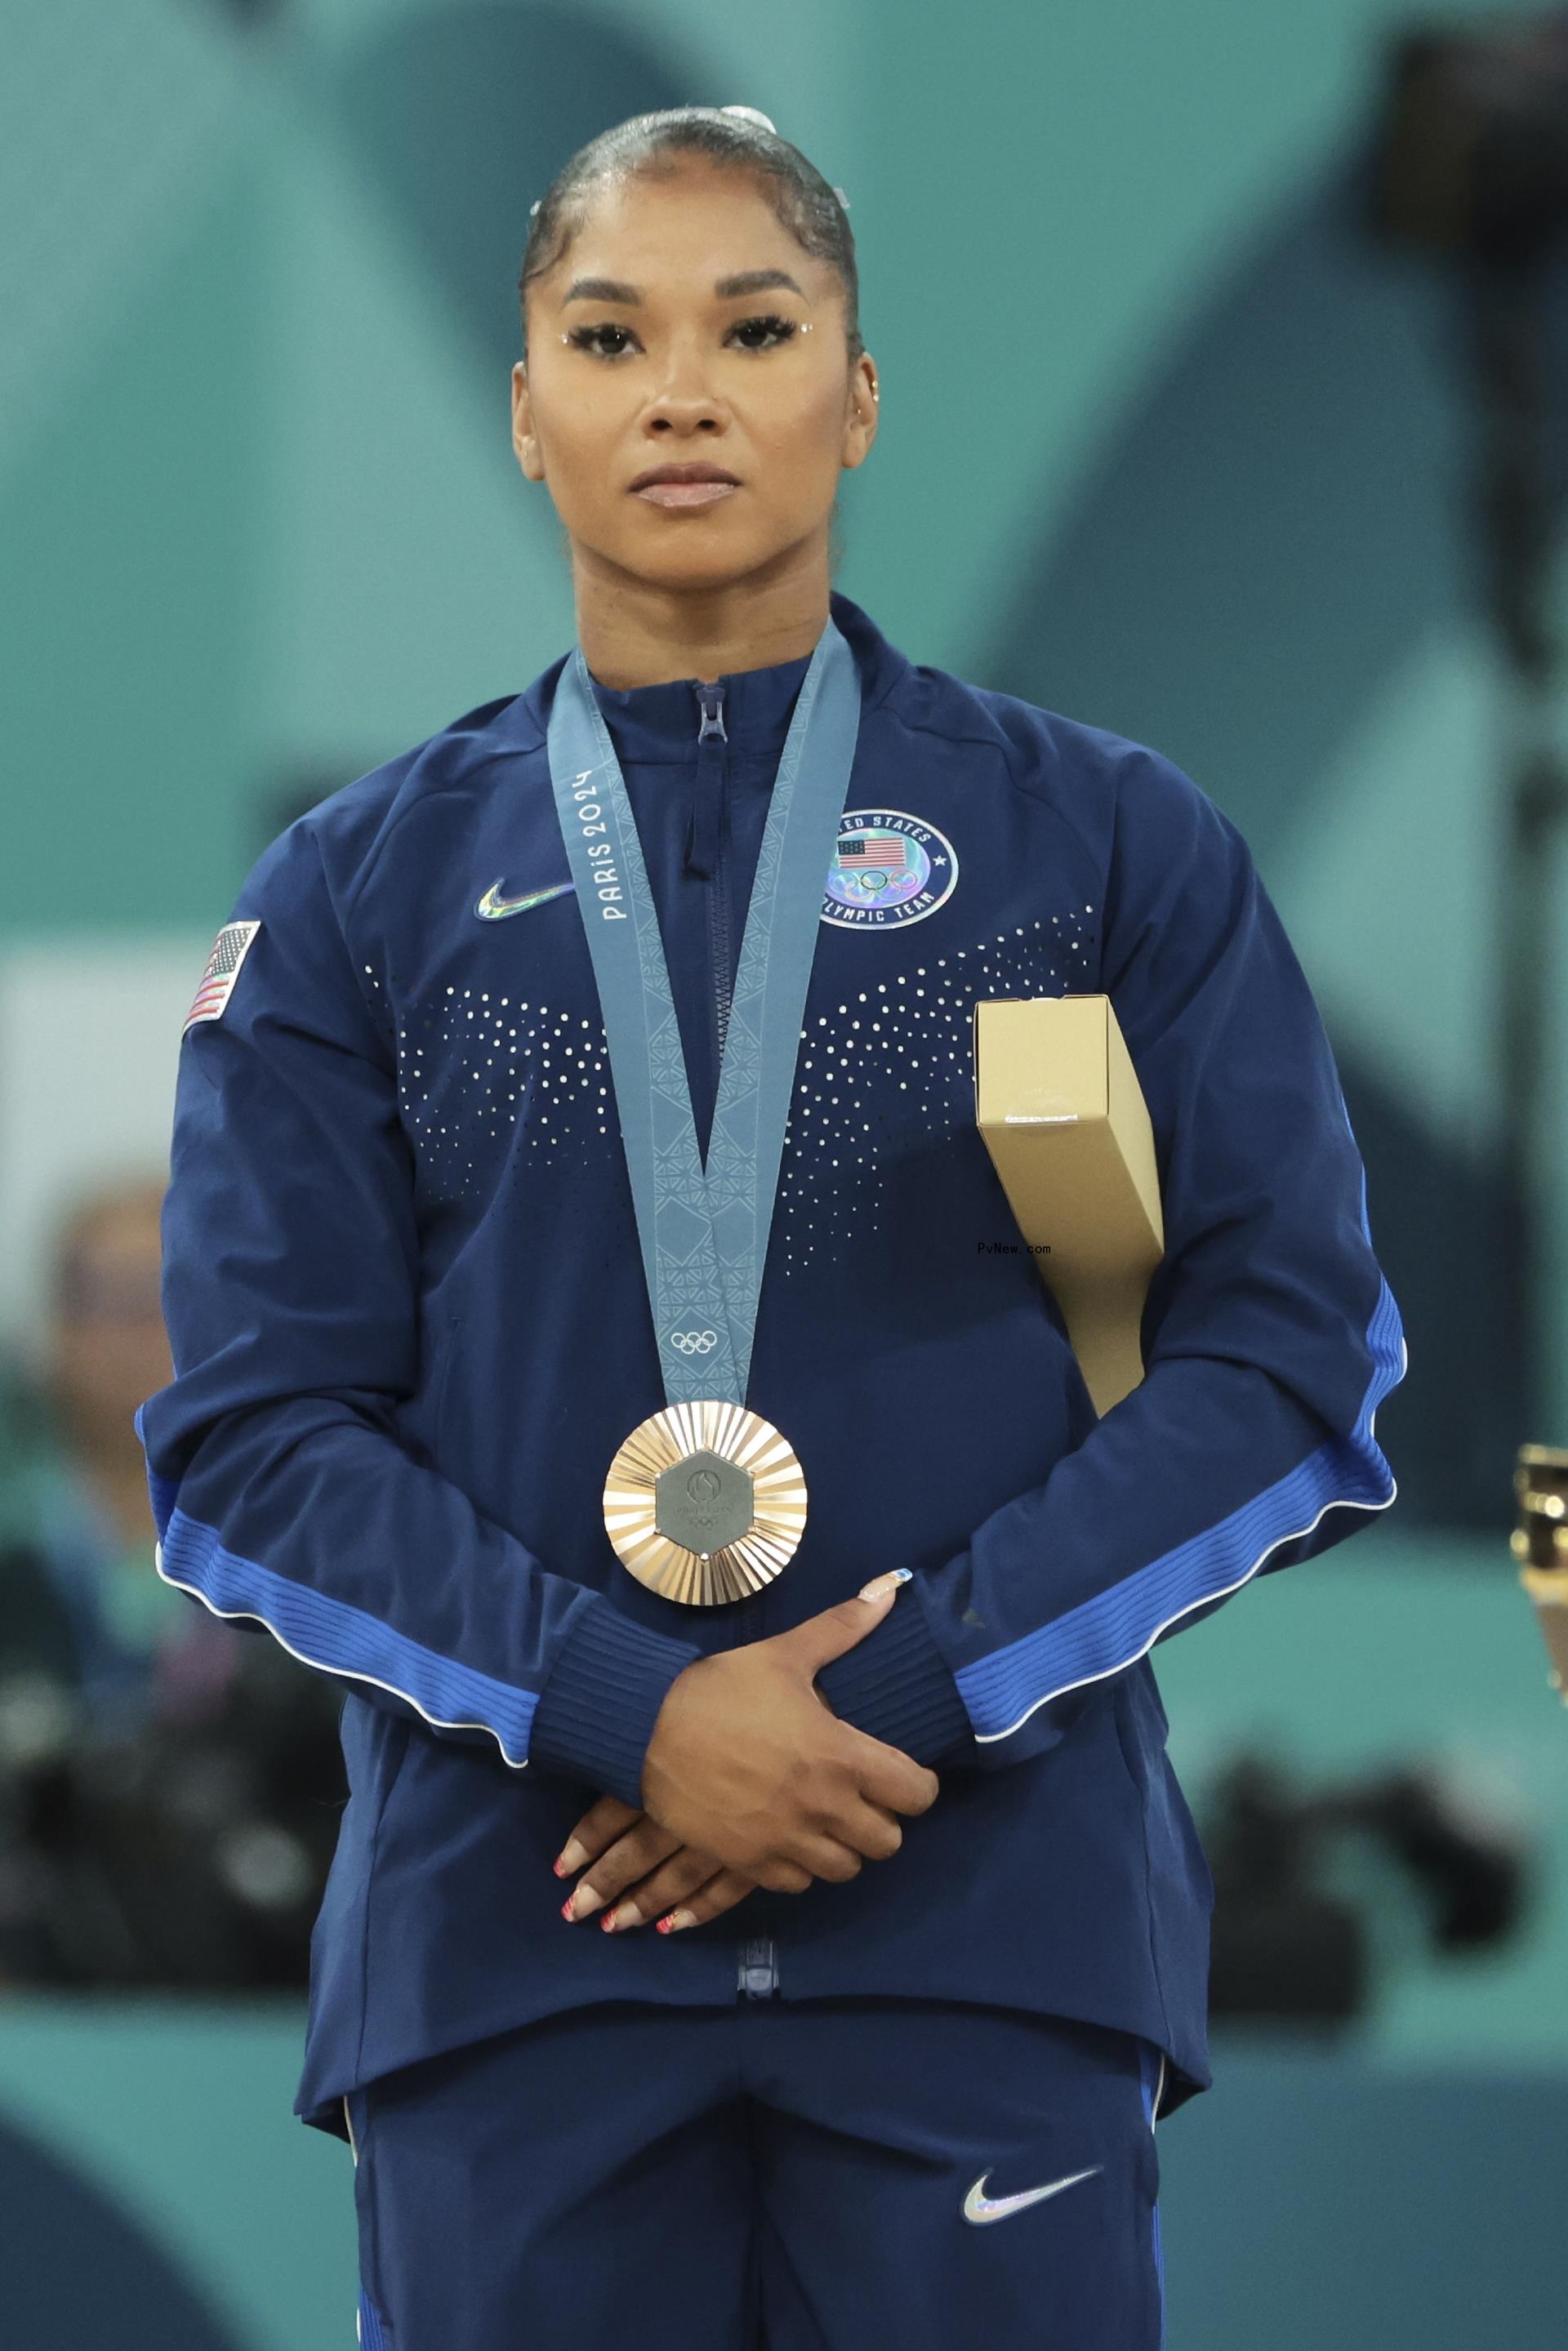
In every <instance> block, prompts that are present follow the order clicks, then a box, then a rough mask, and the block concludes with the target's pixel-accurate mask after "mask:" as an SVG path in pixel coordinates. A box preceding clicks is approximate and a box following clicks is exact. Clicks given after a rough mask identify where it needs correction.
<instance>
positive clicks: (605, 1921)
mask: <svg viewBox="0 0 1568 2351" xmlns="http://www.w3.org/2000/svg"><path fill="white" fill-rule="evenodd" d="M638 1916H639V1913H638V1910H637V1906H636V1904H635V1903H623V1904H622V1907H621V1908H620V1909H619V1910H607V1911H606V1912H605V1914H604V1916H603V1917H602V1918H601V1920H600V1922H599V1923H600V1925H601V1927H602V1928H604V1931H605V1933H606V1934H607V1935H613V1934H614V1933H615V1932H616V1931H617V1929H618V1928H622V1927H634V1926H635V1925H636V1924H637V1920H638Z"/></svg>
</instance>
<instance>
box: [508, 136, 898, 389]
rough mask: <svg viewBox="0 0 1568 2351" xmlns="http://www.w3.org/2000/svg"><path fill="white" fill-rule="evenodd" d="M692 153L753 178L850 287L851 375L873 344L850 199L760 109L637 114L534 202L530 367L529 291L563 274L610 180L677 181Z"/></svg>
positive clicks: (528, 257) (529, 253)
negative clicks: (558, 270) (867, 335)
mask: <svg viewBox="0 0 1568 2351" xmlns="http://www.w3.org/2000/svg"><path fill="white" fill-rule="evenodd" d="M683 155H701V156H705V157H706V158H707V159H708V161H709V162H714V163H719V164H727V165H728V166H730V167H731V168H732V169H733V170H736V171H740V172H751V173H752V174H753V175H754V176H755V177H756V179H757V181H758V185H759V187H760V189H761V191H762V193H763V194H764V195H765V196H766V197H767V199H768V203H769V204H771V206H772V208H773V211H774V213H775V214H776V215H777V217H778V219H779V223H780V225H782V226H783V227H784V228H786V229H788V230H789V235H791V236H792V237H793V238H794V239H795V242H796V243H797V245H799V246H800V248H801V250H802V252H805V253H809V254H810V255H811V256H812V258H813V259H814V260H817V261H825V262H827V263H828V265H829V266H830V267H831V268H833V269H835V270H837V272H838V274H839V277H840V280H841V284H842V286H843V289H844V333H845V339H846V341H847V343H848V352H847V360H848V364H849V365H850V366H851V367H852V366H853V365H854V363H855V361H856V360H858V359H859V358H860V357H861V354H862V352H863V350H865V345H864V343H863V341H862V339H861V330H860V277H859V273H858V271H857V269H856V267H855V241H854V236H853V234H852V231H851V228H850V224H849V204H848V199H847V198H846V197H845V196H844V194H843V192H842V191H841V189H838V188H833V187H830V186H829V184H828V183H827V181H826V180H824V179H823V177H822V175H821V172H819V171H818V169H817V167H816V165H815V164H814V163H811V162H808V161H807V159H806V157H805V156H804V155H802V154H801V152H800V149H799V148H798V147H792V146H791V145H790V143H789V140H788V139H781V138H780V137H779V133H778V131H776V130H775V129H774V127H773V125H772V123H771V122H770V121H769V120H768V117H767V115H765V114H762V113H759V112H758V109H757V108H756V107H754V106H672V107H666V108H664V110H662V111H660V112H659V113H656V114H633V115H632V116H630V117H629V118H628V119H627V120H626V121H624V122H618V123H616V124H615V125H614V127H613V129H612V130H609V131H601V132H600V133H599V136H598V137H597V138H596V139H591V140H590V141H588V144H587V145H586V146H585V147H580V148H579V149H578V151H577V152H576V154H575V155H572V156H570V157H569V158H568V160H567V162H565V163H563V164H562V166H561V168H560V170H559V172H557V173H556V175H555V178H554V179H553V180H552V181H551V182H550V183H549V187H548V188H547V189H546V191H545V193H544V194H543V195H542V196H541V197H540V198H539V200H538V204H535V206H534V208H533V213H532V216H531V220H530V224H529V227H528V246H527V248H526V250H525V251H524V254H523V266H522V269H521V271H520V273H519V275H518V278H517V299H518V304H519V307H520V309H521V313H522V338H523V358H524V360H527V358H528V287H529V286H530V284H531V283H532V282H533V280H534V279H535V278H536V277H543V276H544V274H545V272H546V271H547V270H549V269H553V268H554V267H555V265H556V263H557V262H558V261H559V259H560V257H561V256H562V254H564V253H565V251H566V249H567V247H568V246H570V243H571V241H572V239H573V237H574V236H576V235H578V234H579V232H580V230H581V228H582V227H583V226H584V225H585V223H586V221H587V217H588V206H589V200H590V198H591V194H592V192H593V190H594V189H595V188H596V187H598V186H599V185H600V184H601V183H602V182H603V181H605V180H610V179H621V178H626V177H630V175H631V174H632V172H638V173H642V174H644V175H646V176H647V177H648V178H651V179H665V178H673V177H674V173H675V172H677V171H678V170H679V168H680V158H681V157H682V156H683Z"/></svg>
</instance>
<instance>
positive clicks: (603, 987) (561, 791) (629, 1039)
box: [548, 618, 861, 1598]
mask: <svg viewBox="0 0 1568 2351" xmlns="http://www.w3.org/2000/svg"><path fill="white" fill-rule="evenodd" d="M860 716H861V687H860V678H859V674H858V673H857V671H856V668H855V663H854V656H853V654H852V652H851V651H850V647H849V644H848V643H847V641H846V640H845V638H844V636H843V633H842V632H841V630H840V629H839V627H838V625H837V623H836V622H834V621H833V620H831V618H830V619H829V621H828V622H827V625H826V627H825V628H824V630H823V632H822V634H821V638H820V639H819V640H818V643H817V646H816V650H815V652H814V653H812V656H811V660H810V666H809V667H808V669H807V672H806V675H805V677H804V679H803V681H802V683H801V685H800V694H799V695H798V697H797V700H796V705H795V710H794V715H793V716H792V717H791V720H790V724H789V734H788V736H787V737H786V740H785V744H784V751H783V756H782V758H780V760H779V774H778V778H777V780H776V782H775V784H774V787H773V793H772V799H771V801H770V803H769V807H768V821H767V825H766V827H765V829H764V831H763V836H762V845H761V849H760V851H759V852H758V862H757V874H756V879H755V881H754V883H753V884H752V891H751V900H750V904H749V906H748V908H747V917H746V928H745V933H744V935H743V938H742V942H741V951H740V963H739V968H738V970H737V975H736V983H735V995H734V999H733V1002H732V1004H731V1007H730V1014H729V1026H728V1031H727V1037H726V1040H725V1044H724V1050H723V1056H722V1060H721V1062H720V1067H719V1081H718V1091H717V1095H716V1100H715V1103H714V1114H713V1124H712V1129H711V1133H710V1136H709V1142H708V1155H707V1165H706V1169H705V1167H704V1165H703V1162H702V1158H701V1155H700V1154H699V1152H698V1148H697V1137H696V1123H695V1119H694V1117H693V1114H692V1102H691V1091H690V1088H689V1086H688V1084H687V1082H686V1070H685V1055H684V1052H683V1050H682V1046H681V1037H680V1028H679V1024H678V1022H677V1020H676V1018H675V1008H674V998H673V996H672V994H671V989H670V979H669V972H668V969H667V967H666V965H665V960H664V944H663V940H662V938H661V935H660V931H659V921H658V914H657V910H656V908H655V906H654V904H653V893H652V892H651V891H650V889H649V887H648V876H647V869H646V866H645V864H644V862H643V849H642V843H641V841H640V840H639V838H638V834H637V827H636V821H635V820H634V818H633V816H632V806H631V802H630V800H629V799H628V798H627V793H626V785H625V780H624V778H623V777H622V773H621V766H620V762H619V760H618V759H617V758H616V756H615V750H614V747H613V745H612V742H611V739H610V735H609V730H608V729H607V727H606V726H605V724H604V719H603V716H602V714H601V711H600V708H599V705H598V703H597V702H596V701H595V699H594V695H593V687H592V681H591V677H590V675H589V671H588V665H587V663H586V662H585V661H584V659H583V656H582V650H581V648H580V646H576V647H574V648H573V650H572V653H571V654H570V657H569V659H568V661H567V663H566V664H565V667H564V668H563V669H562V671H561V674H560V676H559V680H558V682H557V685H556V690H555V698H554V703H553V705H552V708H551V712H550V718H549V737H548V742H549V767H550V781H551V784H552V786H553V789H554V791H555V799H556V811H557V814H558V816H559V820H560V828H561V834H562V838H563V840H564V841H565V843H566V851H567V856H568V859H569V860H570V865H571V872H572V878H573V880H574V882H575V883H576V892H577V902H578V904H579V907H580V910H581V914H582V920H583V925H584V927H585V929H586V931H587V933H588V944H589V949H590V952H591V956H592V958H593V970H594V978H595V981H596V983H597V986H598V990H599V999H600V1006H601V1011H602V1013H603V1018H604V1029H605V1037H606V1041H607V1044H608V1047H609V1052H610V1065H611V1071H612V1076H613V1079H614V1084H615V1100H616V1105H617V1109H618V1112H619V1115H620V1123H621V1133H622V1141H623V1144H624V1147H625V1152H626V1164H627V1171H628V1174H629V1175H630V1177H631V1184H632V1202H633V1206H634V1208H635V1212H636V1217H637V1230H638V1237H639V1239H640V1242H641V1245H642V1252H643V1271H644V1274H645V1276H646V1279H647V1284H648V1296H649V1300H650V1302H651V1304H652V1307H653V1324H654V1330H655V1332H656V1334H657V1339H658V1347H659V1363H660V1369H661V1372H662V1374H663V1377H664V1395H665V1399H666V1403H667V1404H668V1405H670V1406H671V1407H676V1406H679V1405H683V1404H689V1403H697V1402H699V1401H701V1400H707V1401H711V1402H713V1403H715V1404H727V1405H734V1406H744V1404H745V1398H746V1387H747V1378H748V1376H749V1373H750V1367H751V1352H752V1343H753V1340H754V1337H755V1334H756V1328H757V1311H758V1301H759V1298H760V1294H761V1288H762V1275H763V1268H764V1264H765V1261H766V1258H767V1251H768V1230H769V1228H770V1226H771V1224H772V1219H773V1206H774V1199H775V1195H776V1193H777V1189H778V1183H779V1162H780V1159H781V1157H782V1155H783V1149H784V1129H785V1125H786V1123H787V1120H788V1117H789V1096H790V1090H791V1088H792V1086H793V1083H794V1077H795V1068H796V1062H797V1060H798V1056H799V1048H800V1015H801V1012H802V1009H803V1008H804V1005H805V1000H806V990H807V987H808V985H809V983H810V976H811V962H812V957H813V955H814V953H815V950H816V944H817V935H818V925H819V922H820V919H821V907H822V898H823V894H824V892H825V889H826V877H827V875H828V873H829V872H830V870H831V863H832V857H833V850H834V845H835V842H836V841H837V838H838V831H839V821H840V819H841V816H842V813H843V809H844V802H845V799H846V796H847V793H848V789H849V780H850V772H851V769H852V766H853V763H854V753H855V744H856V740H857V738H858V736H859V733H860ZM655 1417H657V1416H655ZM755 1417H756V1416H749V1415H745V1414H742V1415H741V1416H740V1418H742V1419H746V1420H755ZM681 1425H682V1426H685V1425H686V1424H681ZM719 1425H720V1424H719V1423H717V1422H715V1421H713V1420H712V1418H711V1416H710V1420H709V1422H708V1423H707V1424H706V1426H708V1428H709V1430H710V1433H711V1429H712V1428H713V1427H716V1426H719ZM643 1426H644V1427H645V1428H646V1427H649V1426H651V1423H644V1424H643ZM723 1426H725V1427H727V1428H732V1427H738V1426H739V1422H738V1420H735V1419H733V1418H732V1419H731V1420H730V1421H728V1422H725V1423H724V1424H723ZM758 1426H759V1427H761V1428H763V1429H767V1428H768V1424H767V1423H765V1422H763V1423H758ZM769 1434H770V1435H772V1436H773V1437H778V1432H777V1431H769ZM780 1443H782V1440H780ZM622 1449H623V1451H624V1449H625V1448H622ZM723 1449H724V1448H723V1447H720V1450H723ZM737 1449H742V1448H738V1447H737ZM784 1450H785V1451H786V1452H788V1447H787V1446H785V1447H784ZM672 1458H674V1457H672ZM755 1458H757V1459H760V1458H761V1457H760V1456H756V1457H755ZM789 1458H790V1460H791V1461H793V1456H792V1455H790V1456H789ZM617 1459H618V1460H619V1459H620V1457H619V1456H618V1457H617ZM798 1469H799V1465H796V1470H797V1474H798ZM607 1502H608V1489H607ZM800 1515H801V1517H802V1519H803V1515H804V1489H803V1486H802V1488H801V1501H800ZM721 1516H722V1513H721ZM610 1523H611V1514H610V1512H609V1510H608V1508H607V1524H610ZM611 1531H612V1541H616V1548H617V1550H618V1551H619V1552H621V1556H622V1559H624V1560H625V1561H626V1563H627V1565H628V1566H630V1567H632V1572H633V1573H639V1574H642V1575H643V1580H644V1581H646V1582H648V1583H652V1584H653V1586H654V1588H656V1589H660V1590H668V1591H669V1592H670V1596H672V1597H681V1598H692V1597H694V1596H700V1597H703V1598H715V1597H727V1596H730V1595H729V1593H727V1592H712V1591H706V1592H704V1593H700V1594H695V1593H693V1592H691V1591H676V1590H674V1587H673V1585H672V1584H671V1583H668V1582H667V1581H666V1580H664V1579H663V1578H662V1577H661V1576H656V1575H655V1574H654V1573H651V1572H644V1570H645V1567H646V1562H644V1565H643V1566H639V1565H638V1564H637V1563H636V1562H635V1561H634V1560H633V1559H632V1557H630V1556H629V1555H628V1552H627V1550H626V1549H624V1548H622V1543H621V1541H619V1540H617V1538H616V1533H615V1529H614V1526H613V1525H612V1529H611ZM720 1548H723V1546H720ZM687 1549H688V1551H690V1550H694V1549H695V1550H696V1551H697V1552H698V1554H699V1555H700V1556H701V1557H703V1558H704V1559H706V1558H707V1557H708V1556H709V1554H708V1552H706V1551H702V1550H701V1549H700V1542H698V1541H693V1542H692V1543H689V1544H688V1545H687ZM789 1549H791V1550H792V1549H793V1543H791V1544H790V1545H789ZM788 1555H789V1554H788V1552H785V1554H784V1556H785V1557H788ZM782 1564H783V1561H782V1559H780V1560H779V1562H778V1565H775V1566H772V1567H770V1568H769V1569H768V1571H767V1573H761V1572H760V1568H759V1564H758V1562H753V1572H752V1573H750V1574H749V1575H748V1576H743V1577H742V1578H741V1580H740V1582H739V1583H737V1586H736V1588H737V1590H739V1589H750V1588H752V1587H753V1586H754V1584H755V1583H758V1582H766V1581H768V1577H769V1575H770V1574H776V1573H778V1572H779V1566H781V1565H782Z"/></svg>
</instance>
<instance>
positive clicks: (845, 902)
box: [822, 809, 958, 931]
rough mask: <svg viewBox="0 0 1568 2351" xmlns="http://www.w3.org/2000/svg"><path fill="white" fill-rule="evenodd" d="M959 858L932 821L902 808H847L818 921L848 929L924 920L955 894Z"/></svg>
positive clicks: (883, 927)
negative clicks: (820, 919)
mask: <svg viewBox="0 0 1568 2351" xmlns="http://www.w3.org/2000/svg"><path fill="white" fill-rule="evenodd" d="M957 879H958V860H957V857H956V854H955V852H954V848H953V844H952V842H951V841H949V840H948V838H947V836H946V833H945V832H938V831H937V830H936V826H935V825H934V824H924V823H922V821H921V820H920V818H919V817H917V816H908V815H906V814H905V813H904V810H902V809H846V810H844V812H843V815H842V816H841V818H840V819H839V837H838V839H837V841H835V842H834V844H833V862H832V864H831V868H830V869H829V872H828V888H827V894H826V896H825V897H824V898H823V900H822V920H823V922H825V923H841V925H843V927H844V928H845V929H846V930H850V931H860V930H867V931H875V930H893V929H894V928H896V927H897V926H898V925H900V924H904V923H919V922H923V921H924V920H925V916H926V915H927V914H935V913H936V909H937V907H938V906H940V905H944V904H946V901H947V899H948V898H950V897H951V896H952V894H953V884H954V883H955V882H956V880H957Z"/></svg>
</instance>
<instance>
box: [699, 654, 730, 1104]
mask: <svg viewBox="0 0 1568 2351" xmlns="http://www.w3.org/2000/svg"><path fill="white" fill-rule="evenodd" d="M697 698H698V703H699V706H700V708H701V712H702V725H701V726H700V727H699V728H698V730H697V789H698V790H699V792H700V791H701V789H702V783H703V761H702V746H703V745H704V744H705V743H706V742H707V741H708V740H709V739H710V738H711V737H717V738H718V740H719V741H720V742H721V743H723V744H724V745H725V746H726V747H727V746H728V743H729V733H728V730H727V727H726V726H725V723H724V688H723V686H722V685H704V684H701V683H700V682H699V684H698V686H697ZM709 756H710V757H711V758H714V759H715V760H716V761H722V760H723V758H724V757H725V754H724V753H723V752H714V753H711V754H710V755H709ZM724 780H725V771H724V768H723V767H722V765H721V766H720V767H719V770H718V783H719V792H720V799H719V808H720V814H719V820H718V823H717V824H716V827H715V840H714V855H713V871H712V873H711V874H710V876H709V896H708V946H709V950H710V953H711V956H712V959H713V987H714V1004H715V1008H716V1013H717V1034H716V1042H717V1052H718V1061H717V1062H716V1064H715V1068H716V1070H717V1069H718V1068H719V1067H721V1066H722V1064H723V1061H724V1040H725V1039H726V1037H727V1035H728V1033H729V1002H730V979H729V873H728V868H727V860H726V857H725V832H726V826H725V823H724V799H723V785H724Z"/></svg>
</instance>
